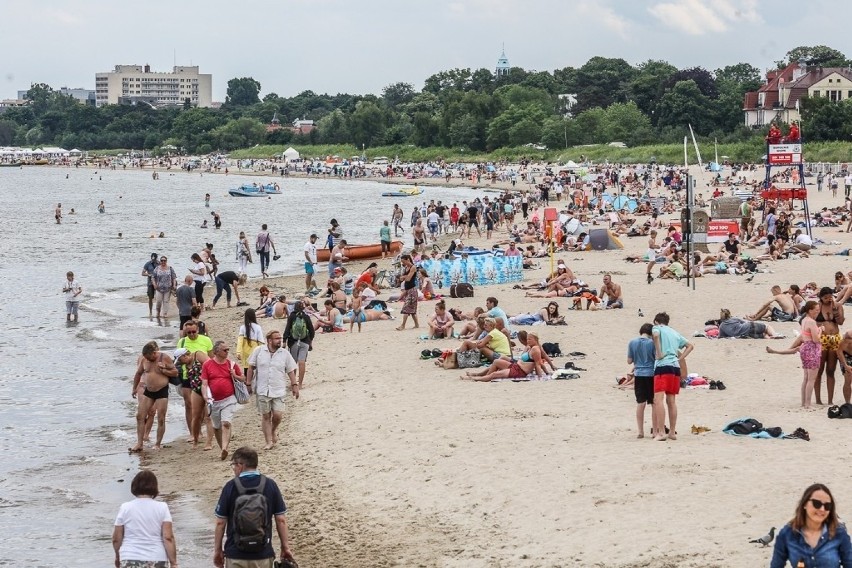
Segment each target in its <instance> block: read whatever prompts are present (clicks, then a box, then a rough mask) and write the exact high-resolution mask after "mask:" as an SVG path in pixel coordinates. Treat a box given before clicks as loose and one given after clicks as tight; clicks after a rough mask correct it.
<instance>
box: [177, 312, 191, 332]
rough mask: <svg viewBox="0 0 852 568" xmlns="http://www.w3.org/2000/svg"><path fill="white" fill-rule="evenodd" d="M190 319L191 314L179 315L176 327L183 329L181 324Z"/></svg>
mask: <svg viewBox="0 0 852 568" xmlns="http://www.w3.org/2000/svg"><path fill="white" fill-rule="evenodd" d="M191 319H192V316H191V315H188V316H180V327H178V329H183V325H184V324H185V323H186V322H188V321H189V320H191Z"/></svg>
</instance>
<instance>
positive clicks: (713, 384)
mask: <svg viewBox="0 0 852 568" xmlns="http://www.w3.org/2000/svg"><path fill="white" fill-rule="evenodd" d="M718 388H719V383H717V382H716V381H710V390H716V389H718Z"/></svg>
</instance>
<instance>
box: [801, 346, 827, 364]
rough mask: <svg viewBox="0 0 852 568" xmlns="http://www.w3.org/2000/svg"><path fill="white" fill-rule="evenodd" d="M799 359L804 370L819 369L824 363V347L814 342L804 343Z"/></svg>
mask: <svg viewBox="0 0 852 568" xmlns="http://www.w3.org/2000/svg"><path fill="white" fill-rule="evenodd" d="M799 358H801V360H802V368H803V369H819V364H820V363H821V362H822V346H821V345H820V344H819V343H816V342H814V341H803V342H802V344H801V345H800V346H799Z"/></svg>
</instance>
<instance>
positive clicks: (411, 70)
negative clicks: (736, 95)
mask: <svg viewBox="0 0 852 568" xmlns="http://www.w3.org/2000/svg"><path fill="white" fill-rule="evenodd" d="M805 7H806V8H807V9H803V8H805ZM850 16H852V3H849V2H841V1H840V0H808V2H806V3H802V2H799V1H794V0H772V1H770V0H419V1H415V0H356V1H352V0H346V1H344V0H281V1H278V2H269V1H267V0H264V1H261V0H242V1H240V2H233V1H228V2H225V1H222V0H204V1H202V0H171V1H166V0H146V1H144V2H114V1H113V2H107V1H106V0H61V1H58V0H40V1H39V2H38V3H37V7H36V5H35V4H33V3H30V2H8V3H6V2H4V6H3V9H2V21H3V24H4V25H3V26H2V34H0V50H2V53H3V57H2V63H0V98H14V97H15V95H16V92H17V91H18V90H19V89H26V88H28V87H29V85H30V84H31V83H34V82H44V83H47V84H49V85H51V86H52V87H54V88H58V87H61V86H68V87H85V88H90V89H92V88H94V82H95V73H96V72H99V71H109V70H111V69H112V68H113V67H114V66H115V65H117V64H140V65H143V64H146V63H148V64H150V65H151V66H152V68H153V70H155V71H168V70H170V69H171V67H172V65H173V64H174V61H175V60H176V61H177V64H178V65H189V64H193V65H199V66H200V67H201V72H202V73H212V74H213V99H214V100H219V101H222V100H224V98H225V89H226V84H227V82H228V79H230V78H233V77H245V76H250V77H254V78H255V79H257V80H258V81H260V83H261V85H262V92H261V94H262V95H263V94H266V93H269V92H275V93H278V94H279V95H282V96H292V95H295V94H297V93H299V92H301V91H304V90H312V91H314V92H317V93H338V92H346V93H352V94H365V93H375V94H380V93H381V90H382V88H383V87H384V86H386V85H388V84H390V83H394V82H399V81H404V82H409V83H412V84H413V85H414V87H415V88H416V89H418V90H419V89H421V88H422V87H423V80H424V79H426V77H428V76H429V75H432V74H433V73H436V72H438V71H441V70H446V69H452V68H456V67H460V68H464V67H470V68H472V69H477V68H480V67H486V68H489V69H493V68H494V65H495V63H496V60H497V57H498V56H499V55H500V51H501V47H502V45H503V44H505V46H506V55H507V56H508V58H509V61H510V63H511V64H512V65H513V66H518V67H523V68H525V69H535V70H548V71H552V70H553V69H559V68H562V67H567V66H573V67H579V66H581V65H582V64H583V63H585V62H586V61H587V60H588V59H589V58H590V57H593V56H596V55H600V56H605V57H620V58H623V59H625V60H627V61H628V62H629V63H631V64H637V63H640V62H642V61H645V60H648V59H662V60H666V61H668V62H670V63H672V64H673V65H675V66H677V67H679V68H686V67H694V66H700V67H704V68H706V69H709V70H711V71H712V70H714V69H717V68H719V67H722V66H724V65H727V64H734V63H740V62H746V63H751V64H752V65H755V66H756V67H758V68H760V69H765V68H768V67H770V66H772V63H773V62H774V61H775V60H778V59H782V58H783V57H784V54H785V53H786V52H787V51H789V50H790V49H792V48H793V47H796V46H799V45H819V44H827V45H829V46H831V47H833V48H835V49H838V50H840V51H842V52H843V53H845V54H846V55H847V56H850V55H852V39H850V37H852V35H850V34H849V29H848V22H850V21H852V18H850Z"/></svg>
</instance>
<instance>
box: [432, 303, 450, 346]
mask: <svg viewBox="0 0 852 568" xmlns="http://www.w3.org/2000/svg"><path fill="white" fill-rule="evenodd" d="M428 323H429V337H431V338H432V339H445V338H450V337H452V336H453V324H454V323H455V320H453V318H452V316H451V315H450V314H449V313H447V305H446V304H445V303H444V301H443V300H439V301H438V303H437V304H435V313H434V314H433V315H432V316H431V317H430V318H429V322H428Z"/></svg>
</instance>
